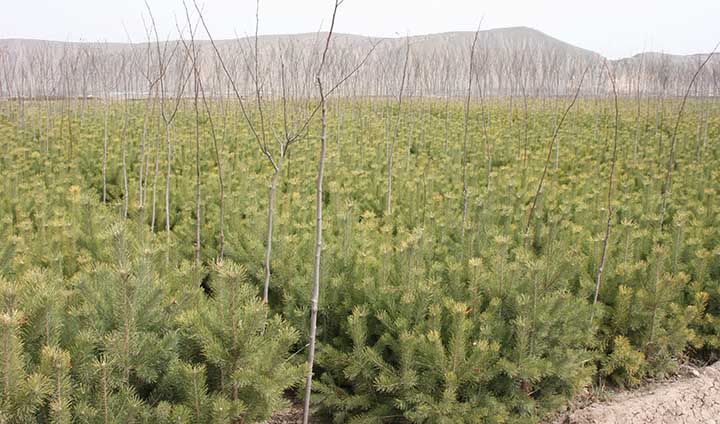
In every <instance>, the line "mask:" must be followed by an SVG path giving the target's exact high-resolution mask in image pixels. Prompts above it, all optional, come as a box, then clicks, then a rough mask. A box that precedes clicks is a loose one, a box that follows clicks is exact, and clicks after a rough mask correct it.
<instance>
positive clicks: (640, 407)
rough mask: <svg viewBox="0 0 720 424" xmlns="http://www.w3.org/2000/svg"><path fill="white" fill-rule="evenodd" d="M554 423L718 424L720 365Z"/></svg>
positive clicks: (651, 387)
mask: <svg viewBox="0 0 720 424" xmlns="http://www.w3.org/2000/svg"><path fill="white" fill-rule="evenodd" d="M553 422H554V423H555V424H590V423H598V424H615V423H617V424H620V423H622V424H641V423H642V424H645V423H648V424H649V423H653V424H654V423H663V424H680V423H682V424H696V423H697V424H713V423H715V424H720V362H717V363H715V364H714V365H711V366H709V367H705V368H702V369H700V370H697V371H693V372H692V373H691V375H689V376H687V377H682V378H680V379H678V380H675V381H668V382H663V383H657V384H652V385H650V386H647V387H644V388H642V389H640V390H637V391H631V392H626V393H621V394H618V395H616V396H614V397H613V398H612V399H611V400H610V401H608V402H602V403H594V404H590V405H588V406H587V407H585V408H582V409H577V410H575V411H572V412H570V413H567V414H564V415H563V416H561V417H560V418H558V419H556V420H555V421H553Z"/></svg>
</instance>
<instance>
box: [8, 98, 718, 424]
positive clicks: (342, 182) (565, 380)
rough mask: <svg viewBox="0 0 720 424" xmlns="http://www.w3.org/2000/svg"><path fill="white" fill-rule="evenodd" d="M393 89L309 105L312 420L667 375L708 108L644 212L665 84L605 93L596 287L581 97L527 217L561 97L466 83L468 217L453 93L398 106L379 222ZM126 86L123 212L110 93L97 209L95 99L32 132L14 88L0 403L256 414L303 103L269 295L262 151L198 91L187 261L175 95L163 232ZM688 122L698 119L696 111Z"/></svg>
mask: <svg viewBox="0 0 720 424" xmlns="http://www.w3.org/2000/svg"><path fill="white" fill-rule="evenodd" d="M389 104H392V100H391V101H390V103H385V102H384V101H382V100H375V101H362V100H354V101H348V100H335V101H334V102H333V103H332V104H331V108H330V112H331V113H330V122H329V132H330V134H329V135H330V140H329V141H330V142H329V150H328V164H327V169H326V177H325V178H326V180H325V181H326V189H325V190H326V192H325V196H324V201H325V222H324V226H325V232H324V238H325V242H324V244H325V245H324V248H323V262H322V276H323V278H322V281H323V283H322V289H321V295H320V316H319V319H318V326H319V333H318V337H319V347H318V349H319V351H318V358H317V359H318V364H317V372H316V384H315V389H316V390H315V397H314V401H315V405H317V409H318V416H319V417H327V418H328V419H329V420H331V421H332V422H337V423H341V422H353V423H381V422H383V423H387V422H413V423H460V422H468V423H475V422H528V421H529V422H533V421H536V420H538V419H539V418H541V417H542V416H543V415H544V414H546V413H547V412H549V411H552V410H555V409H557V408H559V407H561V406H562V405H563V404H564V402H566V401H567V400H568V399H570V398H571V397H572V396H573V395H574V394H576V393H577V392H578V391H579V390H580V389H582V388H583V387H586V386H588V385H590V384H593V383H594V382H598V381H606V380H607V381H611V382H613V383H615V384H620V385H635V384H638V383H639V382H641V381H642V379H644V378H647V377H656V376H663V375H668V374H669V373H672V372H673V371H674V370H675V368H676V367H677V364H678V363H679V361H682V360H685V359H686V358H688V357H702V358H704V359H708V358H714V357H715V355H716V353H717V352H718V349H719V348H720V214H719V213H718V210H719V209H718V208H719V205H718V195H719V193H718V192H719V191H720V142H718V138H719V137H720V114H719V113H718V111H719V110H720V109H718V105H717V104H716V103H715V102H710V101H709V100H704V101H701V100H692V101H691V102H690V103H689V104H688V109H687V113H686V115H685V117H684V119H683V120H682V121H681V123H680V127H679V133H678V137H677V140H676V145H675V147H674V156H675V159H674V162H673V179H672V186H671V190H670V191H669V198H668V201H667V205H668V206H667V212H666V215H665V217H664V221H663V222H660V221H661V218H662V214H661V211H662V191H663V184H665V183H666V172H667V166H668V160H669V155H670V151H671V145H670V143H671V136H672V129H673V126H674V121H673V119H674V116H676V113H677V109H678V105H679V102H678V101H674V100H672V101H670V100H665V101H663V102H660V101H655V100H646V101H644V103H643V104H642V111H641V114H640V115H639V116H638V115H636V107H637V105H636V103H635V102H634V100H626V101H622V102H621V103H620V107H621V110H620V118H621V119H620V125H619V128H618V130H619V139H618V163H617V169H616V179H615V181H616V182H615V188H614V193H613V200H612V204H613V209H612V229H611V235H610V239H609V241H610V243H609V246H608V252H607V261H606V263H605V267H604V273H603V280H602V285H601V289H600V293H599V301H598V304H597V305H595V306H593V305H592V303H593V297H594V290H595V284H596V275H597V272H598V267H599V265H600V257H601V251H602V246H603V239H604V233H605V227H606V224H607V209H606V207H607V190H608V173H609V169H610V161H611V157H612V144H613V133H614V129H615V128H614V119H613V116H614V109H613V104H612V103H611V102H609V101H606V100H603V99H585V100H581V101H579V102H578V104H577V105H576V106H575V107H574V109H573V110H572V111H571V112H570V115H569V117H568V120H567V121H566V122H565V125H564V127H563V128H562V130H561V131H560V136H559V143H558V144H557V145H556V146H553V149H554V150H553V152H552V155H551V156H550V158H551V160H550V163H549V170H548V175H547V177H546V179H545V182H544V185H543V189H542V190H541V193H540V196H539V199H538V205H537V208H536V210H535V213H534V215H533V217H532V221H531V222H530V226H529V233H528V236H527V237H525V231H524V230H525V226H526V223H527V220H528V215H529V210H530V205H531V203H532V201H533V196H534V195H535V192H536V190H537V187H538V182H539V180H540V175H541V174H542V170H543V167H544V165H545V158H546V156H547V154H548V151H547V150H548V147H549V144H548V143H550V141H551V138H552V133H553V129H554V127H553V125H554V122H556V119H555V118H556V114H557V112H558V110H557V107H558V106H557V104H555V103H554V102H553V101H550V100H548V101H545V100H530V101H529V105H528V107H527V109H524V108H523V107H522V104H521V103H520V102H518V101H517V99H515V102H514V104H512V105H511V103H509V99H495V100H492V101H490V102H488V101H487V100H486V102H485V103H484V104H483V105H482V107H481V104H480V103H479V101H478V102H477V103H473V105H472V110H471V121H470V123H469V125H470V143H469V156H468V172H469V176H470V178H469V210H468V222H467V225H466V229H465V234H464V236H463V235H462V232H461V216H462V209H463V193H462V188H463V186H462V134H463V111H462V105H461V104H460V103H456V102H454V101H453V102H450V104H449V108H448V109H447V111H446V109H445V107H446V106H445V104H444V101H436V100H413V101H410V102H409V103H408V106H407V109H405V111H404V112H403V114H404V116H403V120H402V126H401V128H400V133H399V139H398V143H397V146H396V150H395V165H394V169H393V199H392V202H393V214H392V215H391V216H386V215H385V194H386V189H385V184H386V178H387V168H386V152H387V143H388V141H389V138H390V136H391V134H390V133H391V122H394V116H395V115H396V113H397V111H396V110H393V109H392V107H391V106H388V105H389ZM144 105H145V103H144V102H133V103H132V104H131V113H130V119H129V130H128V134H129V137H128V140H127V152H126V154H127V166H128V169H127V175H128V179H129V188H130V193H129V197H128V200H129V204H130V207H129V217H128V219H127V220H123V219H122V218H121V213H122V205H123V200H124V195H125V194H124V179H123V169H122V161H121V136H122V121H123V119H122V118H121V114H122V112H123V108H122V106H113V107H112V108H111V111H112V112H113V116H112V117H111V119H110V122H111V128H110V129H111V134H110V135H111V142H110V144H109V148H110V150H109V156H108V158H109V159H108V193H109V201H108V207H103V206H102V203H101V196H102V168H101V167H102V163H101V158H102V151H103V142H102V136H103V126H102V123H103V116H102V104H100V103H95V102H89V103H88V104H87V107H88V108H89V109H88V110H86V111H84V112H83V113H80V110H79V107H78V105H77V104H75V103H73V104H72V106H73V107H74V109H73V110H72V111H71V113H69V114H64V115H61V114H59V113H57V112H56V113H55V114H54V115H53V119H52V120H50V122H51V123H52V127H51V128H49V129H48V128H46V127H45V126H44V125H45V119H44V116H45V115H44V114H46V113H47V112H48V110H47V108H45V107H44V106H42V105H38V104H30V103H29V102H28V103H27V104H26V105H25V107H26V111H25V113H26V114H27V118H26V119H27V124H26V129H25V130H22V129H20V128H19V126H18V124H17V122H19V119H18V110H17V108H15V106H13V105H9V106H8V107H11V106H12V108H13V109H12V110H11V111H10V112H9V113H8V114H7V115H8V116H6V117H5V118H0V119H4V121H2V124H1V125H2V126H1V127H0V131H2V136H1V137H2V140H3V147H2V149H3V158H2V167H1V172H2V175H1V176H2V180H3V181H2V193H0V217H1V218H2V232H1V234H0V237H2V239H1V241H2V249H3V250H2V252H0V254H1V255H2V256H0V260H2V262H0V276H1V280H0V282H1V284H0V302H2V303H0V308H1V311H0V312H2V334H1V335H0V336H1V337H2V340H0V352H2V361H3V364H4V365H3V367H2V369H0V377H1V378H0V381H3V382H5V383H4V386H3V387H4V390H3V392H2V393H3V397H2V398H1V399H0V411H2V414H4V415H2V418H0V422H1V421H2V419H5V420H6V421H8V422H26V420H27V419H29V418H28V417H33V419H37V420H38V421H41V422H45V421H52V422H68V421H69V420H70V419H71V417H72V419H73V420H75V421H77V422H103V416H104V414H107V415H105V416H107V417H108V420H109V421H107V422H110V421H114V420H115V421H117V422H131V421H133V420H134V421H135V422H141V421H148V422H179V421H180V422H185V421H187V422H229V421H232V418H230V417H243V419H244V420H246V421H253V420H259V419H262V418H263V417H266V416H268V415H269V414H270V413H271V412H272V411H273V410H276V409H278V408H281V407H282V406H283V405H284V403H285V401H284V400H283V391H284V390H285V389H286V388H289V387H293V386H294V385H296V383H297V382H298V380H299V378H300V377H301V373H302V367H301V365H302V360H303V354H302V352H303V349H304V346H305V343H306V340H307V333H308V316H309V300H310V294H311V280H312V278H311V277H312V263H313V261H312V258H313V254H314V241H315V240H314V234H313V231H312V228H313V225H314V208H313V206H312V205H313V199H314V196H315V193H314V177H315V175H314V173H315V166H314V163H315V161H316V157H317V149H316V147H317V146H316V140H317V138H316V136H315V134H317V133H318V131H317V125H318V123H317V122H314V123H313V125H312V126H311V128H310V131H309V135H308V137H307V138H306V139H305V140H302V141H301V142H299V143H298V144H297V145H295V146H294V147H293V150H292V151H291V154H290V157H289V158H288V159H287V163H286V165H285V167H284V169H283V171H282V175H281V177H280V186H279V190H278V198H277V201H276V205H277V210H276V228H275V235H274V246H273V248H274V250H273V256H272V279H271V285H270V289H271V296H270V302H269V309H268V307H266V306H265V305H263V304H262V302H260V301H259V300H258V299H257V298H256V296H257V295H258V294H259V293H260V292H261V290H262V282H263V271H264V269H263V260H264V243H265V232H266V229H267V227H266V225H267V224H266V220H267V215H266V214H267V211H266V207H267V195H268V185H269V182H270V177H271V172H272V169H271V167H270V165H269V164H268V162H267V161H266V160H265V158H264V157H263V156H262V154H261V153H260V152H259V151H258V149H257V146H256V144H255V143H254V141H253V140H252V138H251V135H250V133H249V131H248V129H247V128H246V126H245V125H244V122H243V121H242V118H241V117H240V116H239V113H238V110H237V108H236V107H235V106H233V105H232V104H230V103H229V104H220V102H215V103H213V121H214V122H215V125H216V128H215V130H216V133H217V135H218V138H219V140H218V141H219V142H220V153H221V158H222V162H223V171H224V175H223V176H224V181H225V203H226V204H225V243H226V244H225V258H226V259H225V261H224V262H223V263H220V264H217V263H216V258H217V256H218V242H219V238H218V233H219V200H218V199H219V197H218V193H219V187H218V178H217V172H218V171H217V167H216V165H215V156H214V151H213V147H212V141H211V138H210V127H209V122H208V119H207V117H203V116H201V125H202V128H201V143H202V145H201V169H200V170H201V175H202V191H201V196H202V222H201V224H202V226H201V230H202V246H201V257H202V262H203V264H202V266H199V267H198V266H194V265H192V262H191V260H192V258H193V247H194V245H193V243H194V237H195V195H196V192H195V165H194V138H193V135H194V127H193V125H194V118H193V114H192V111H191V110H190V107H189V106H190V105H189V104H185V105H183V106H184V107H185V109H181V111H180V112H179V114H178V117H177V118H176V121H175V123H174V124H173V126H172V128H171V134H172V138H171V139H172V152H173V153H172V154H173V156H172V157H173V162H172V164H171V165H172V176H171V192H170V196H171V210H170V217H171V232H172V234H171V237H170V238H169V240H170V245H168V242H167V240H168V239H166V237H165V234H162V233H163V231H162V230H163V229H164V216H165V210H164V203H163V199H164V196H165V189H164V187H165V174H164V170H165V169H166V156H165V155H166V148H167V147H166V146H165V140H164V131H165V130H164V128H162V126H161V125H157V122H156V120H157V117H156V116H150V121H151V124H150V125H148V130H147V136H146V140H145V149H146V157H145V163H144V168H143V169H144V170H145V175H144V177H143V178H144V181H145V183H146V184H147V190H146V193H147V196H146V205H145V207H144V208H140V207H139V204H138V190H139V188H138V175H139V172H140V157H141V156H140V152H141V150H140V143H141V140H142V133H143V123H144V114H143V113H144V109H143V108H144ZM41 106H42V107H41ZM560 107H562V104H560ZM708 108H709V111H710V112H709V113H707V114H705V113H704V112H703V111H704V110H705V109H708ZM224 110H227V116H226V117H225V119H223V116H222V111H224ZM706 116H707V117H708V119H709V120H708V122H707V123H704V122H701V121H699V120H701V119H703V118H704V117H706ZM483 120H485V124H483ZM33 123H36V125H35V126H34V128H35V130H31V129H30V128H32V125H31V124H33ZM705 126H707V130H703V128H705ZM555 149H557V152H556V151H555ZM556 153H557V156H556ZM556 157H557V162H556ZM156 160H157V165H156V162H155V161H156ZM556 164H557V166H556ZM156 166H157V169H159V172H158V176H157V189H156V197H157V211H156V221H155V223H154V229H155V233H152V232H151V231H150V225H151V217H152V214H151V213H150V210H151V207H150V205H151V202H152V192H153V190H152V185H153V181H154V173H155V169H156ZM488 166H490V167H491V172H490V173H489V174H488ZM203 281H207V283H205V284H204V286H205V287H206V288H207V289H208V291H209V292H211V293H212V294H211V295H207V294H206V293H205V291H203V289H202V288H201V282H203ZM591 316H593V317H594V319H593V320H592V321H591ZM298 351H299V352H301V354H297V355H294V354H293V352H298ZM8 381H9V383H8ZM176 416H177V417H182V418H181V419H179V421H178V419H176V418H174V417H176Z"/></svg>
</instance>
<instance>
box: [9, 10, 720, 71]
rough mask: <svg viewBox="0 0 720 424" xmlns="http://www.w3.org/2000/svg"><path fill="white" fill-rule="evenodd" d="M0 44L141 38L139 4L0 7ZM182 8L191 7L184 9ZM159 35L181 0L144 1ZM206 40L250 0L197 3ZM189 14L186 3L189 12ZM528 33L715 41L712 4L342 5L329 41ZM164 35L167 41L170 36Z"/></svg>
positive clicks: (691, 44)
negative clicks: (504, 30)
mask: <svg viewBox="0 0 720 424" xmlns="http://www.w3.org/2000/svg"><path fill="white" fill-rule="evenodd" d="M0 1H1V2H2V3H4V6H3V7H2V13H1V14H0V38H35V39H50V40H66V41H78V40H83V41H126V40H127V36H126V30H127V33H128V34H129V35H130V37H131V38H132V39H133V41H142V40H143V39H144V29H143V21H142V16H143V15H144V16H145V17H146V18H147V13H146V9H145V4H144V1H143V0H0ZM189 1H192V0H189ZM148 3H149V4H150V6H151V8H152V10H153V14H154V15H155V19H156V21H157V22H158V26H159V27H160V29H161V34H163V33H165V34H169V32H170V31H174V28H175V16H177V17H178V19H184V12H183V7H182V0H148ZM198 4H201V5H202V6H203V8H204V10H205V17H206V19H207V21H208V24H209V25H210V28H211V31H212V32H213V37H215V38H231V37H233V36H234V34H236V33H237V34H239V35H245V34H249V33H252V32H253V31H254V19H255V16H254V15H255V0H198ZM332 4H333V0H261V1H260V19H261V22H260V32H261V33H262V34H287V33H298V32H315V31H317V30H318V28H320V25H321V24H323V25H324V26H323V27H324V28H325V27H326V26H327V24H328V22H329V20H330V12H331V10H332ZM189 5H190V6H191V3H190V4H189ZM480 18H483V19H484V20H483V28H484V29H490V28H500V27H508V26H528V27H532V28H535V29H538V30H540V31H543V32H545V33H547V34H549V35H551V36H553V37H556V38H559V39H561V40H563V41H566V42H568V43H571V44H574V45H576V46H578V47H583V48H586V49H590V50H594V51H597V52H599V53H601V54H604V55H606V56H608V57H611V58H618V57H623V56H629V55H632V54H635V53H638V52H641V51H644V50H653V51H664V52H667V53H675V54H689V53H697V52H708V51H709V50H711V49H712V47H713V46H714V45H715V43H717V42H718V41H720V0H683V1H677V0H596V1H586V0H486V1H482V0H345V2H344V3H343V5H342V6H341V8H340V11H339V16H338V20H337V27H336V30H337V31H338V32H344V33H353V34H361V35H375V36H395V35H396V34H400V35H404V34H407V33H409V34H411V35H419V34H428V33H436V32H446V31H472V30H474V29H475V27H476V26H477V23H478V22H479V20H480ZM173 36H174V35H171V37H173Z"/></svg>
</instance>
